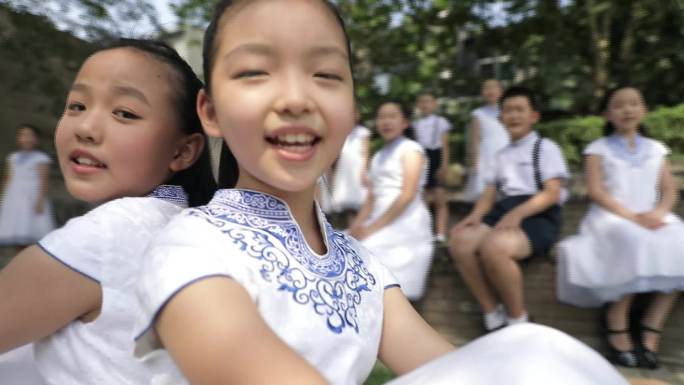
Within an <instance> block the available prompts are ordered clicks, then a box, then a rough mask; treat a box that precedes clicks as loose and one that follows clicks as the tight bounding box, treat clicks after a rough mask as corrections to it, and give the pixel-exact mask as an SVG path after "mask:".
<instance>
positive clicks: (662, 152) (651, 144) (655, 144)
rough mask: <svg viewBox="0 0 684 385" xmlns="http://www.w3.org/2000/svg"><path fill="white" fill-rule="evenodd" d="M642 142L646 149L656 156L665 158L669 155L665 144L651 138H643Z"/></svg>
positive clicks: (668, 149)
mask: <svg viewBox="0 0 684 385" xmlns="http://www.w3.org/2000/svg"><path fill="white" fill-rule="evenodd" d="M644 141H645V143H646V145H647V146H648V148H650V149H651V151H653V152H654V153H655V154H656V155H657V156H666V155H668V154H670V148H669V147H667V146H666V145H665V143H663V142H661V141H659V140H656V139H653V138H644Z"/></svg>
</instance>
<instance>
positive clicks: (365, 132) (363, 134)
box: [357, 126, 371, 138]
mask: <svg viewBox="0 0 684 385" xmlns="http://www.w3.org/2000/svg"><path fill="white" fill-rule="evenodd" d="M357 129H358V130H359V137H361V138H367V137H369V136H370V134H371V132H370V130H369V129H368V128H366V127H364V126H358V128H357Z"/></svg>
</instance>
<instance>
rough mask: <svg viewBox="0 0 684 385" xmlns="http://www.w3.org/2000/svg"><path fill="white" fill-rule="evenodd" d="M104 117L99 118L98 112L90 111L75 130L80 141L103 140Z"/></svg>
mask: <svg viewBox="0 0 684 385" xmlns="http://www.w3.org/2000/svg"><path fill="white" fill-rule="evenodd" d="M101 121H102V119H98V118H97V114H95V113H92V112H91V113H89V114H87V115H86V116H84V117H83V119H81V120H80V121H79V122H78V124H77V125H76V128H75V130H74V134H75V135H76V138H78V140H79V141H80V142H84V143H92V144H99V143H100V142H102V138H103V137H104V132H103V130H102V128H101V126H100V125H101V124H102V123H101Z"/></svg>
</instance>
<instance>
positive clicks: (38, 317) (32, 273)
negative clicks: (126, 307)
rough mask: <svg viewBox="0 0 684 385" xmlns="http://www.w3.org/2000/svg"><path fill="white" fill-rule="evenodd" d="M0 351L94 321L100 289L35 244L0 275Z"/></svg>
mask: <svg viewBox="0 0 684 385" xmlns="http://www.w3.org/2000/svg"><path fill="white" fill-rule="evenodd" d="M0 293H2V295H0V353H2V352H5V351H8V350H11V349H13V348H16V347H18V346H21V345H24V344H26V343H29V342H32V341H36V340H39V339H41V338H43V337H46V336H49V335H50V334H52V333H54V332H55V331H57V330H59V329H61V328H62V327H64V326H66V325H68V324H69V323H70V322H72V321H75V320H76V319H79V318H81V319H82V320H84V321H88V320H92V319H94V318H96V317H97V313H98V312H99V309H100V306H101V303H102V292H101V289H100V285H99V284H98V283H97V282H95V281H94V280H91V279H89V278H86V277H85V276H83V275H81V274H80V273H77V272H75V271H73V270H71V269H70V268H68V267H66V266H65V265H63V264H62V263H60V262H59V261H57V260H56V259H55V258H52V257H51V256H50V255H48V254H47V253H46V252H45V251H43V250H42V249H41V248H39V247H38V246H30V247H28V248H26V249H24V250H23V251H22V252H20V253H19V254H18V255H17V256H16V257H14V258H13V259H12V261H11V262H10V263H9V265H7V266H6V267H5V268H4V269H2V270H1V271H0Z"/></svg>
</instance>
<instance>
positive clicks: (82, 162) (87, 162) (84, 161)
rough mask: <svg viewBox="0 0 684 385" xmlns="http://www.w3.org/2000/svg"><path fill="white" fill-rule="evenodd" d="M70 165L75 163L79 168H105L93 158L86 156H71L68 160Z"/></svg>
mask: <svg viewBox="0 0 684 385" xmlns="http://www.w3.org/2000/svg"><path fill="white" fill-rule="evenodd" d="M69 160H71V162H72V163H75V164H77V165H79V166H87V167H95V168H107V165H105V164H104V163H101V162H99V161H97V160H95V159H93V158H89V157H86V156H73V157H71V158H69Z"/></svg>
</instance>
